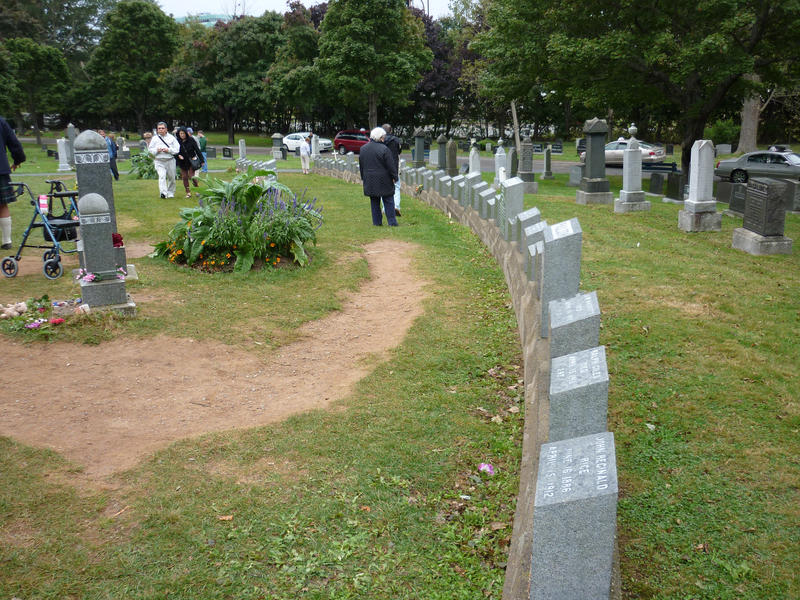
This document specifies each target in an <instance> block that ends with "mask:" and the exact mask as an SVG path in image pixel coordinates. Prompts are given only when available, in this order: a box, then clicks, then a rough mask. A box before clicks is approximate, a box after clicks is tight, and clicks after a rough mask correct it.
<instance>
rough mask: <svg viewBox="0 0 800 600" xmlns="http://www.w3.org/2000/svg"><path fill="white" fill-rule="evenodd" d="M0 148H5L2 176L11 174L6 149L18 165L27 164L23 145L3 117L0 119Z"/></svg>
mask: <svg viewBox="0 0 800 600" xmlns="http://www.w3.org/2000/svg"><path fill="white" fill-rule="evenodd" d="M0 147H2V148H3V152H2V153H0V175H8V174H10V173H11V165H10V164H9V162H8V154H6V152H5V149H6V148H8V151H9V152H11V158H12V159H13V161H14V162H15V163H16V164H20V163H24V162H25V152H24V151H23V149H22V144H20V143H19V140H18V139H17V136H16V135H14V130H13V129H11V125H9V124H8V123H7V122H6V120H5V119H4V118H3V117H0Z"/></svg>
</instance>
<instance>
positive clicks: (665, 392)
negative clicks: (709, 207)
mask: <svg viewBox="0 0 800 600" xmlns="http://www.w3.org/2000/svg"><path fill="white" fill-rule="evenodd" d="M566 178H567V177H566V176H565V175H557V176H556V180H555V181H553V182H540V190H539V194H538V195H536V196H526V206H538V207H539V208H540V210H541V211H542V214H543V216H544V218H546V219H547V220H548V222H550V223H555V222H558V221H561V220H565V219H569V218H572V217H578V219H579V221H580V223H581V227H582V229H583V261H582V283H581V288H582V289H583V290H587V291H588V290H597V293H598V296H599V299H600V305H601V310H602V312H603V328H602V331H601V343H602V344H604V345H605V346H606V348H607V357H608V362H609V372H610V375H611V389H610V395H609V429H610V430H612V431H614V433H615V439H616V450H617V463H618V469H619V473H620V501H619V511H618V515H619V517H618V527H619V541H620V551H621V561H622V579H623V589H624V597H626V598H704V599H705V598H707V599H712V598H714V599H715V598H764V599H767V598H793V597H800V578H799V577H798V572H800V568H798V567H800V564H798V557H797V548H798V541H800V540H798V537H799V536H800V531H799V530H798V523H799V522H800V519H798V517H799V516H800V515H798V512H800V508H798V507H800V502H799V501H800V498H799V497H798V496H800V492H799V491H798V490H799V488H800V461H799V460H798V458H797V456H798V446H799V445H800V444H798V432H799V431H800V414H799V413H800V409H799V407H798V398H800V383H798V380H799V379H800V378H798V377H797V375H798V367H797V356H798V347H797V345H798V342H797V340H798V333H800V308H798V298H800V264H798V263H800V259H798V257H797V251H796V252H795V254H793V255H791V256H773V257H753V256H750V255H748V254H745V253H742V252H739V251H736V250H733V249H732V248H731V247H730V244H731V235H732V231H733V229H734V228H735V227H738V226H740V221H739V220H736V219H732V218H729V217H723V229H722V231H721V232H716V233H700V234H685V233H683V232H680V231H679V230H678V228H677V218H678V217H677V212H678V207H676V206H674V205H671V204H662V203H661V202H660V201H658V199H652V198H651V200H652V201H653V207H652V210H651V211H650V212H646V213H632V214H627V215H615V214H614V213H613V212H612V209H611V207H609V206H588V207H587V206H578V205H576V204H575V202H574V189H573V188H567V187H566V186H565V185H564V184H565V181H566ZM619 179H620V178H612V188H613V187H616V188H617V189H618V187H619V184H620V182H619ZM282 180H283V181H285V182H286V183H288V184H289V185H290V186H292V187H293V189H296V190H298V191H300V190H302V188H303V187H305V186H308V193H309V194H311V195H313V196H317V197H318V198H319V199H320V201H321V202H322V204H323V205H324V206H325V209H324V210H325V214H326V215H327V218H328V221H327V223H326V225H325V226H324V227H323V228H322V229H321V230H320V232H319V235H320V243H319V246H318V247H317V249H316V250H315V254H314V261H313V262H312V264H311V266H310V267H309V268H308V269H303V270H300V269H296V270H285V269H279V270H274V271H267V272H258V273H255V272H254V273H250V274H247V275H234V274H229V275H214V276H208V275H202V274H198V273H194V272H191V271H188V270H186V269H180V268H177V267H174V266H170V265H166V264H163V263H160V262H157V261H152V260H150V259H136V260H135V261H134V262H135V263H136V264H137V268H138V269H139V271H140V276H141V280H140V282H138V283H131V284H130V285H129V291H130V292H131V294H132V295H133V297H134V299H135V297H136V295H137V294H140V295H142V296H144V297H147V298H159V297H163V299H164V301H163V302H157V301H155V302H154V301H148V302H146V303H143V304H142V306H141V308H140V313H139V317H138V318H137V319H135V320H125V319H115V318H106V319H98V320H94V321H93V320H87V321H86V322H84V323H81V324H79V325H76V326H74V327H68V328H65V329H63V330H59V332H58V337H57V339H64V340H68V341H72V342H73V343H84V342H88V343H97V342H100V341H102V340H103V339H107V338H109V337H112V336H137V337H147V336H152V335H155V334H156V333H164V334H166V335H168V336H173V337H181V336H188V337H193V338H195V339H198V340H201V341H202V340H205V339H209V340H211V339H213V340H219V341H224V342H226V343H230V344H235V345H239V346H241V347H244V348H247V349H248V350H249V351H251V352H254V353H262V354H263V355H264V356H265V357H266V356H267V355H268V353H269V352H270V351H271V349H272V348H274V347H275V346H277V345H279V344H282V343H285V342H286V341H287V340H289V339H291V338H292V333H293V331H294V330H295V329H296V327H297V326H298V325H299V324H301V323H303V322H305V321H307V320H310V319H315V318H320V317H322V316H324V315H325V314H327V313H328V312H330V311H332V310H336V309H337V308H338V307H339V306H340V302H341V299H342V298H343V294H345V293H347V292H349V291H351V290H357V288H358V284H359V282H360V281H361V280H362V279H363V278H365V277H367V276H368V274H367V271H366V266H365V261H364V260H363V259H361V258H359V259H357V260H355V261H343V260H341V259H342V258H343V257H345V256H353V255H354V254H355V255H356V256H358V253H359V252H360V251H361V248H362V247H363V245H364V244H366V243H368V242H369V241H371V240H374V239H377V238H379V237H383V236H392V237H397V238H399V239H403V240H407V241H413V242H415V243H416V244H418V245H419V246H420V250H419V252H418V256H417V261H416V265H417V268H418V269H419V273H420V276H421V277H424V278H425V279H426V280H428V281H430V282H431V285H430V286H429V288H428V289H429V292H430V294H431V299H430V300H428V301H427V302H426V304H425V313H424V315H423V316H422V317H421V318H420V319H419V320H418V321H417V323H416V324H415V326H414V327H413V328H412V330H411V332H410V333H409V335H408V337H407V338H406V340H405V341H404V342H403V344H402V346H400V347H399V348H398V349H397V350H396V352H395V353H394V356H393V358H392V360H391V361H390V363H389V364H385V365H380V366H378V367H377V369H376V370H375V371H374V372H373V373H372V374H371V375H370V376H368V377H367V378H365V379H364V380H362V382H361V383H360V384H359V386H358V388H357V390H356V391H355V392H354V393H353V394H352V396H350V397H348V398H347V399H346V400H344V401H343V402H342V403H341V405H340V406H339V407H337V410H334V411H331V412H315V413H311V414H307V415H301V416H297V417H293V418H291V419H289V420H288V421H286V422H284V423H281V424H280V425H275V426H270V427H265V428H256V429H252V430H247V431H238V432H228V433H223V434H215V435H209V436H205V437H203V438H200V439H193V440H186V441H183V442H180V443H177V444H174V445H173V446H171V447H170V448H168V449H166V450H164V451H162V452H160V453H158V454H156V455H155V456H153V457H152V458H151V459H149V460H147V461H145V462H144V463H143V464H142V465H141V466H140V467H138V468H136V469H133V470H131V471H129V472H127V473H123V474H120V475H119V476H118V477H117V478H115V480H114V483H115V484H117V485H118V486H119V487H118V488H116V489H113V490H101V489H94V488H92V487H87V486H86V485H85V484H77V483H75V481H73V482H71V479H74V480H77V479H79V478H78V477H77V475H75V474H76V472H78V471H79V470H80V468H79V466H76V465H72V464H69V463H66V462H65V461H63V459H61V458H60V457H59V456H58V455H56V454H55V453H53V452H50V451H45V450H41V449H35V448H30V447H26V446H24V445H21V444H19V443H17V442H15V441H14V440H12V439H9V438H5V439H2V440H1V441H0V444H2V446H3V448H2V453H0V523H1V524H2V533H0V594H3V595H6V596H9V597H10V596H17V597H20V598H28V597H37V598H63V597H76V598H77V597H80V598H108V597H115V598H116V597H130V598H152V597H166V596H173V597H180V598H227V597H231V598H251V597H252V598H262V597H266V598H297V597H307V598H448V599H449V598H465V599H466V598H478V597H489V598H500V596H501V588H502V581H503V574H504V572H503V569H504V566H505V563H504V561H505V552H506V550H507V544H508V539H509V536H510V523H511V519H512V516H513V509H514V499H515V498H514V496H515V494H516V491H517V486H518V481H517V479H516V477H515V473H516V472H517V469H518V465H519V450H520V447H519V444H520V439H521V426H522V420H521V419H522V417H521V415H518V414H516V413H514V412H513V411H508V410H507V409H508V408H511V407H513V406H521V404H520V394H521V390H520V389H519V387H518V380H519V377H521V370H520V356H519V341H518V338H517V335H516V328H515V327H516V326H515V320H514V316H513V313H512V312H511V309H510V299H509V298H508V294H507V290H506V288H505V284H504V282H503V279H502V276H501V275H500V273H499V272H498V269H497V267H496V265H495V264H494V262H493V260H492V258H491V257H490V256H489V255H488V254H487V252H486V250H485V249H484V248H483V247H482V246H481V245H480V244H479V243H478V242H477V240H476V239H475V238H474V236H472V235H471V234H470V233H469V232H468V231H466V230H465V229H464V228H463V227H461V226H459V225H456V224H453V223H451V222H449V221H448V220H447V219H446V217H445V216H443V215H441V214H439V213H438V212H437V211H434V210H432V209H430V208H428V207H425V206H423V205H421V204H419V203H418V202H416V201H414V200H413V199H411V198H407V199H405V200H404V204H403V209H404V210H403V218H402V219H401V223H402V226H401V227H400V228H398V229H397V230H389V229H386V228H381V229H377V228H372V227H371V226H370V225H369V209H368V205H367V203H366V199H365V198H363V196H362V195H361V193H360V190H359V188H358V187H356V186H352V185H348V184H344V183H341V182H338V181H335V180H330V179H326V178H321V177H317V176H310V177H302V176H300V175H288V174H287V175H284V176H282ZM156 189H157V188H156V183H155V182H153V181H151V182H141V181H133V180H125V181H124V182H123V183H122V184H117V187H116V188H115V190H117V191H116V199H117V206H118V211H119V213H118V219H119V223H120V229H121V231H123V233H124V234H125V236H126V240H129V241H156V240H158V239H160V238H161V237H163V235H164V233H165V232H166V231H167V230H168V228H169V226H170V225H171V224H172V222H174V220H175V214H176V211H177V209H178V207H179V206H181V205H182V202H183V201H182V200H178V199H176V200H171V201H159V200H157V199H155V193H154V191H155V190H156ZM20 204H21V203H16V205H12V211H13V212H14V215H15V223H14V224H15V240H18V239H19V236H18V233H19V231H20V229H19V228H20V222H21V218H17V215H18V214H24V215H26V217H25V218H26V219H28V218H29V216H28V215H29V208H30V207H27V208H25V209H24V210H22V207H21V206H20ZM23 226H24V225H23ZM786 233H787V235H788V236H789V237H792V238H794V239H796V240H797V239H799V238H800V217H798V216H797V215H789V216H787V227H786ZM73 291H74V287H73V286H72V285H71V283H70V282H69V281H67V280H66V278H63V279H62V280H59V281H56V282H51V281H47V280H45V279H44V277H43V276H42V275H40V274H36V275H31V276H28V277H24V278H17V279H14V280H4V281H3V282H2V283H0V301H3V302H8V301H11V300H16V299H22V298H24V297H30V296H38V295H41V294H42V293H49V294H50V295H51V297H54V298H55V297H61V296H67V295H68V294H69V293H71V292H73ZM256 341H257V342H260V344H254V342H256ZM37 343H41V342H37ZM186 360H191V357H186ZM490 369H494V370H492V371H491V374H490V372H489V370H490ZM495 415H499V416H501V422H500V423H497V422H493V421H492V420H491V416H495ZM479 462H491V463H492V464H494V465H495V467H496V469H497V474H496V475H495V477H493V478H487V477H479V476H478V474H477V465H478V463H479ZM465 497H466V498H465ZM125 507H127V508H126V509H125V510H124V511H123V512H121V513H119V514H117V513H118V512H119V511H120V510H122V509H123V508H125ZM229 515H232V516H233V519H232V520H231V521H220V520H219V517H220V516H229Z"/></svg>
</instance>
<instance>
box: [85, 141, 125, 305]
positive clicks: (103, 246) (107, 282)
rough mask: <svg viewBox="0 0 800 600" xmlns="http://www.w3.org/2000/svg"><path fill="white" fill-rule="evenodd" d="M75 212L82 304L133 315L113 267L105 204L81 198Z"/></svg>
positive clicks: (121, 279) (95, 198) (96, 197)
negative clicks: (77, 221) (76, 215)
mask: <svg viewBox="0 0 800 600" xmlns="http://www.w3.org/2000/svg"><path fill="white" fill-rule="evenodd" d="M84 133H86V132H84ZM98 137H99V136H98ZM101 139H102V138H101ZM106 164H107V163H106ZM78 212H79V213H80V228H81V242H82V247H83V250H82V255H83V269H82V270H81V271H80V272H79V274H78V283H79V284H80V288H81V299H82V301H83V302H84V304H88V305H89V307H90V308H113V309H115V310H118V311H120V312H123V313H125V314H135V312H136V305H135V304H133V302H131V301H130V299H129V298H128V295H127V293H126V291H125V276H124V273H123V272H121V271H120V269H119V267H118V266H117V254H116V252H115V250H116V249H115V248H114V246H113V242H112V239H111V234H112V233H113V232H114V229H113V226H112V223H111V213H110V209H109V206H108V203H107V202H106V201H105V199H104V198H103V197H102V196H101V195H100V194H95V193H89V194H84V195H83V196H81V197H80V199H79V200H78Z"/></svg>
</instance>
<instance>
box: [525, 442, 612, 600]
mask: <svg viewBox="0 0 800 600" xmlns="http://www.w3.org/2000/svg"><path fill="white" fill-rule="evenodd" d="M617 494H618V484H617V467H616V451H615V448H614V434H612V433H610V432H607V431H606V432H603V433H598V434H595V435H588V436H585V437H578V438H572V439H568V440H563V441H560V442H556V443H548V444H543V445H542V447H541V451H540V453H539V471H538V474H537V477H536V496H535V500H534V513H533V544H532V548H533V554H532V557H531V558H532V560H531V587H530V597H531V598H533V599H534V600H585V599H587V598H608V597H609V593H610V589H611V573H612V568H613V556H614V539H615V537H616V528H617V525H616V522H617Z"/></svg>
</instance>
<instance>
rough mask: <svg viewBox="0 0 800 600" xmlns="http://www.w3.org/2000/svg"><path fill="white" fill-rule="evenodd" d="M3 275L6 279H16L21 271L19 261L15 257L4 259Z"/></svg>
mask: <svg viewBox="0 0 800 600" xmlns="http://www.w3.org/2000/svg"><path fill="white" fill-rule="evenodd" d="M2 267H3V275H5V276H6V277H14V276H15V275H16V274H17V271H18V270H19V267H18V265H17V259H16V258H14V257H13V256H7V257H5V258H4V259H3V265H2Z"/></svg>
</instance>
